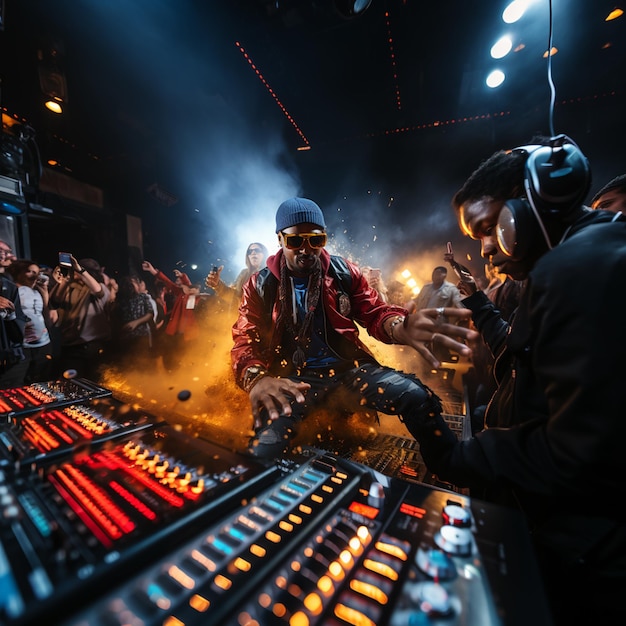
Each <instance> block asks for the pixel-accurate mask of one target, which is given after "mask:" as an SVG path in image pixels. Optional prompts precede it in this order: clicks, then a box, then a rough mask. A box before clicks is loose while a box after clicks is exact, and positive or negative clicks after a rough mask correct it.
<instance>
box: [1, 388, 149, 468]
mask: <svg viewBox="0 0 626 626" xmlns="http://www.w3.org/2000/svg"><path fill="white" fill-rule="evenodd" d="M157 423H158V420H157V419H156V418H155V417H154V416H152V415H150V414H148V413H146V412H144V411H142V410H141V409H139V408H136V407H132V406H130V405H128V404H126V403H124V402H120V401H119V400H115V399H114V398H108V397H105V398H98V399H94V400H92V401H91V402H90V403H89V404H70V405H67V406H64V407H58V408H48V406H47V405H46V406H44V407H43V408H42V409H40V410H38V411H36V412H35V413H28V414H25V415H12V416H11V417H10V418H9V422H8V424H7V425H6V427H5V428H3V429H2V430H0V467H3V468H7V471H11V470H13V471H19V470H20V469H26V470H27V469H28V467H29V466H30V465H31V464H33V463H36V462H37V461H45V462H46V463H50V462H51V461H52V460H53V459H55V458H59V457H63V456H67V455H68V454H69V453H72V452H76V451H78V450H84V449H85V448H88V447H89V448H91V447H96V446H98V445H101V444H102V443H104V442H105V441H108V440H110V439H113V438H116V437H119V436H121V435H123V434H125V433H128V432H132V431H135V430H143V429H144V428H153V427H154V426H155V425H156V424H157Z"/></svg>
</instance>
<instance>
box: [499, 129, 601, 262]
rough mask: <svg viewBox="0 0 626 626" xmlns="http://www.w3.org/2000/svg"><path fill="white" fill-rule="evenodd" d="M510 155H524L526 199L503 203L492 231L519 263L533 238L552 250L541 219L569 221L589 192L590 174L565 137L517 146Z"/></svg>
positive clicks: (581, 157) (574, 147) (579, 154)
mask: <svg viewBox="0 0 626 626" xmlns="http://www.w3.org/2000/svg"><path fill="white" fill-rule="evenodd" d="M513 152H523V153H527V154H528V159H527V160H526V165H525V167H524V188H525V189H526V198H525V199H519V198H518V199H515V200H507V201H506V202H505V205H504V207H503V210H502V211H501V212H500V216H499V218H498V225H497V228H496V231H497V235H498V242H499V244H500V247H501V248H502V251H503V252H504V253H505V254H507V255H508V256H510V257H511V258H512V259H513V260H521V259H523V258H525V257H526V255H527V253H528V251H529V249H530V248H531V246H532V245H533V244H534V243H536V239H537V236H539V237H540V238H541V237H542V238H543V239H544V240H545V242H546V244H547V247H548V249H550V248H552V243H551V242H550V238H549V236H548V233H547V231H546V229H545V226H544V223H543V219H542V218H543V217H545V216H554V217H558V218H559V219H562V220H563V222H564V223H567V222H568V221H570V219H571V218H572V217H573V216H574V215H575V214H576V212H577V210H578V209H579V208H580V206H581V205H582V202H583V200H584V199H585V197H586V195H587V193H588V192H589V188H590V186H591V170H590V169H589V162H588V160H587V157H586V156H585V155H584V154H583V153H582V152H581V150H580V148H579V147H578V146H577V145H576V143H574V142H573V141H572V140H571V139H570V138H569V137H567V135H557V136H556V137H552V138H551V139H550V141H549V145H545V146H544V145H529V146H520V147H518V148H514V150H513Z"/></svg>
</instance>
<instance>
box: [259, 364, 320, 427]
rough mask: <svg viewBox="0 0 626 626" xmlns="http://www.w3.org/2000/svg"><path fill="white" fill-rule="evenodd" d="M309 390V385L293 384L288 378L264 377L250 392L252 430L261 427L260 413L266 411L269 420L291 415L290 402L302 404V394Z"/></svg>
mask: <svg viewBox="0 0 626 626" xmlns="http://www.w3.org/2000/svg"><path fill="white" fill-rule="evenodd" d="M310 388H311V385H309V383H302V382H294V381H293V380H290V379H289V378H274V376H264V377H263V378H261V380H259V382H258V383H256V384H255V385H254V387H252V389H251V390H250V394H249V395H250V406H251V407H252V417H253V418H254V428H255V429H256V428H260V427H261V426H262V425H263V421H262V420H261V411H262V410H263V409H266V410H267V412H268V414H269V418H270V419H271V420H275V419H277V418H278V417H279V416H280V415H291V401H292V399H295V401H296V402H298V403H299V404H302V403H303V402H304V394H305V393H306V392H307V391H308V390H309V389H310Z"/></svg>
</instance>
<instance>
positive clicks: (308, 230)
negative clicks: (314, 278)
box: [278, 223, 326, 276]
mask: <svg viewBox="0 0 626 626" xmlns="http://www.w3.org/2000/svg"><path fill="white" fill-rule="evenodd" d="M278 241H279V242H280V245H281V246H282V249H283V254H284V255H285V262H286V263H287V267H288V268H289V269H290V270H291V271H292V272H293V273H294V274H296V275H299V276H306V275H308V274H310V273H311V272H312V271H313V270H314V269H315V268H316V267H317V265H318V264H319V262H320V260H319V258H320V255H321V254H322V248H324V246H325V245H326V233H325V232H324V230H323V229H321V228H320V227H319V226H317V224H309V223H305V224H296V225H295V226H290V227H289V228H286V229H285V230H283V231H281V232H280V233H279V234H278Z"/></svg>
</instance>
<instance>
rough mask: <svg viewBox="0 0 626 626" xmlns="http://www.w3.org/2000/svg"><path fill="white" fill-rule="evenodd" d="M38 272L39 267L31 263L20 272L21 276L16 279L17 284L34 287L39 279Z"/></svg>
mask: <svg viewBox="0 0 626 626" xmlns="http://www.w3.org/2000/svg"><path fill="white" fill-rule="evenodd" d="M39 271H40V270H39V265H35V264H34V263H33V264H32V265H29V266H28V267H27V268H26V269H25V270H24V271H23V272H22V276H18V277H17V282H19V283H21V284H23V285H27V286H28V287H34V286H35V283H36V282H37V279H38V278H39Z"/></svg>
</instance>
